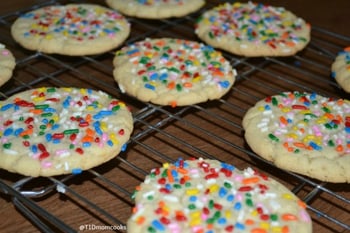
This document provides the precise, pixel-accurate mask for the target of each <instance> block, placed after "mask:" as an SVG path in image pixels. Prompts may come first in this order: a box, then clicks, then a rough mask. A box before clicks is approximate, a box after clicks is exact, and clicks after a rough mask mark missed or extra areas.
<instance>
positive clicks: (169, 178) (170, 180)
mask: <svg viewBox="0 0 350 233" xmlns="http://www.w3.org/2000/svg"><path fill="white" fill-rule="evenodd" d="M171 170H172V169H168V170H167V175H168V180H169V182H170V183H173V182H174V177H173V174H171Z"/></svg>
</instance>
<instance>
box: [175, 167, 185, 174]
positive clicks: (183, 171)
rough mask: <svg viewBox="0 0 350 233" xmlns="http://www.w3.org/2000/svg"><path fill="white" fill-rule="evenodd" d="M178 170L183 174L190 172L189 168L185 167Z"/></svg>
mask: <svg viewBox="0 0 350 233" xmlns="http://www.w3.org/2000/svg"><path fill="white" fill-rule="evenodd" d="M177 171H178V172H179V173H181V174H187V173H188V170H186V169H183V168H181V167H179V168H177Z"/></svg>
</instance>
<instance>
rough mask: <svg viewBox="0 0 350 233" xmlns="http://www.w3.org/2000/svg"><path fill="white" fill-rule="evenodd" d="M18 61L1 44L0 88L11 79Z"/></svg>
mask: <svg viewBox="0 0 350 233" xmlns="http://www.w3.org/2000/svg"><path fill="white" fill-rule="evenodd" d="M15 66H16V60H15V57H14V56H13V54H12V53H11V51H10V50H8V49H6V46H5V45H4V44H1V43H0V86H2V85H4V84H5V83H6V82H7V81H8V80H9V79H10V78H11V77H12V73H13V69H14V68H15Z"/></svg>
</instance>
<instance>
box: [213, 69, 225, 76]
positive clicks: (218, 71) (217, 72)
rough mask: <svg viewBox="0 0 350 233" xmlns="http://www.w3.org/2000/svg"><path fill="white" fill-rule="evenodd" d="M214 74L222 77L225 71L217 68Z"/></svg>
mask: <svg viewBox="0 0 350 233" xmlns="http://www.w3.org/2000/svg"><path fill="white" fill-rule="evenodd" d="M213 75H214V76H220V77H222V76H224V72H222V71H221V70H215V71H214V72H213Z"/></svg>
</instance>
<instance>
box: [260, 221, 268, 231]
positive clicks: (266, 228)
mask: <svg viewBox="0 0 350 233" xmlns="http://www.w3.org/2000/svg"><path fill="white" fill-rule="evenodd" d="M260 227H261V228H262V229H264V230H269V229H270V224H269V223H267V222H261V223H260Z"/></svg>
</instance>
